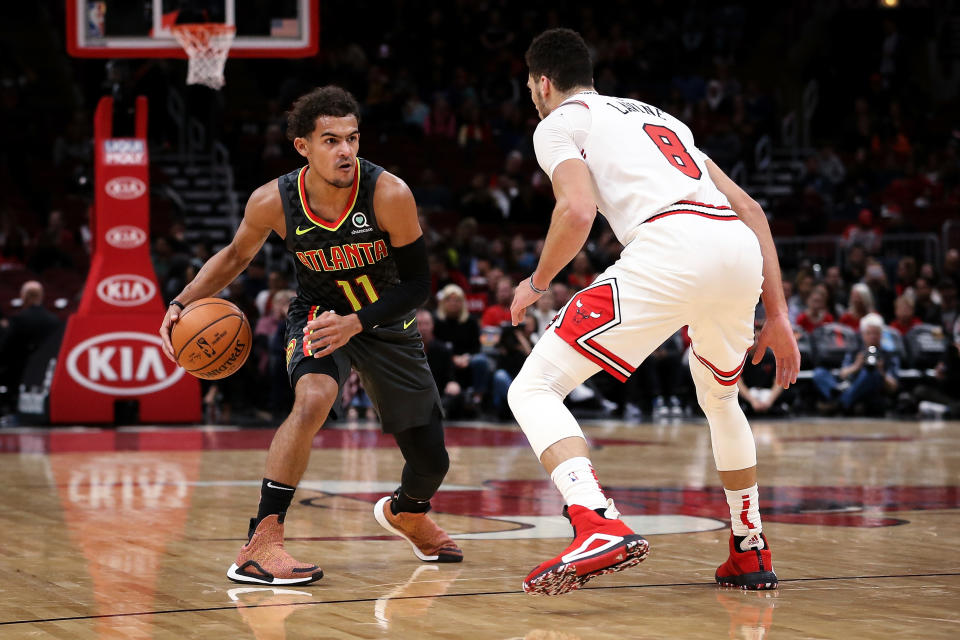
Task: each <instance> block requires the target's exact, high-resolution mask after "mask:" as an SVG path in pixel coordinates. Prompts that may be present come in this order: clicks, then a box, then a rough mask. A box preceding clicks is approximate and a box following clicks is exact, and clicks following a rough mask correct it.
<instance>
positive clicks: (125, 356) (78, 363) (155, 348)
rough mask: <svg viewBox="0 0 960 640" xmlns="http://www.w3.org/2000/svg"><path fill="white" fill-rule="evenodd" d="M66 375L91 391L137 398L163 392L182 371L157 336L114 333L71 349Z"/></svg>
mask: <svg viewBox="0 0 960 640" xmlns="http://www.w3.org/2000/svg"><path fill="white" fill-rule="evenodd" d="M67 373H68V374H69V375H70V377H71V378H73V380H74V381H75V382H76V383H77V384H79V385H80V386H82V387H85V388H87V389H90V390H91V391H97V392H99V393H105V394H108V395H116V396H137V395H145V394H149V393H153V392H155V391H159V390H161V389H166V388H167V387H169V386H171V385H173V384H175V383H176V382H177V381H178V380H179V379H180V378H182V377H183V375H184V373H185V371H184V370H183V369H181V368H180V367H178V366H177V365H175V364H174V363H173V362H171V361H170V360H169V359H167V358H166V357H165V356H164V355H163V352H162V351H161V342H160V336H157V335H151V334H149V333H140V332H137V331H115V332H112V333H102V334H100V335H98V336H94V337H92V338H89V339H88V340H84V341H83V342H81V343H80V344H78V345H77V346H75V347H74V348H73V349H71V350H70V353H69V354H68V355H67Z"/></svg>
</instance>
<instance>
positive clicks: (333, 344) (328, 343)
mask: <svg viewBox="0 0 960 640" xmlns="http://www.w3.org/2000/svg"><path fill="white" fill-rule="evenodd" d="M361 331H363V326H362V325H361V324H360V318H358V317H357V314H355V313H351V314H350V315H348V316H340V315H337V314H336V313H334V312H333V311H324V312H323V313H322V314H320V315H319V316H318V317H316V318H314V319H313V320H311V321H310V322H308V323H307V326H306V327H304V328H303V333H304V337H303V341H304V342H305V343H306V344H307V347H308V348H309V349H310V351H311V352H312V353H313V357H314V358H322V357H324V356H328V355H330V354H331V353H333V352H334V351H336V350H337V349H339V348H340V347H342V346H343V345H345V344H347V342H348V341H349V340H350V338H352V337H353V336H355V335H357V334H358V333H360V332H361Z"/></svg>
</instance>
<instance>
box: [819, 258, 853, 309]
mask: <svg viewBox="0 0 960 640" xmlns="http://www.w3.org/2000/svg"><path fill="white" fill-rule="evenodd" d="M823 284H824V286H825V287H826V288H827V292H828V293H829V297H830V300H831V302H832V303H833V304H832V306H831V307H830V313H832V314H833V315H835V316H837V317H839V316H840V314H842V313H843V309H844V308H845V307H846V306H847V300H848V297H847V287H846V285H845V283H844V282H843V274H842V273H841V272H840V267H838V266H836V265H834V266H831V267H827V270H826V272H825V274H824V276H823Z"/></svg>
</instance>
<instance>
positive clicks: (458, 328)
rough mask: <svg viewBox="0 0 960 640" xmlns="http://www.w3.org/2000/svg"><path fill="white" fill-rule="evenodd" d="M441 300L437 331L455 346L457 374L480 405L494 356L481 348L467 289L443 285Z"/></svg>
mask: <svg viewBox="0 0 960 640" xmlns="http://www.w3.org/2000/svg"><path fill="white" fill-rule="evenodd" d="M437 300H438V303H439V304H438V305H437V316H436V323H435V326H434V334H435V335H436V337H437V339H438V340H442V341H444V342H449V343H450V345H451V346H452V347H453V354H454V355H453V364H454V365H455V366H456V368H457V372H456V373H455V374H454V375H455V377H456V379H457V381H458V382H459V383H460V385H461V386H462V387H464V388H465V389H469V390H470V392H471V396H470V400H471V402H473V403H474V404H476V405H479V404H480V402H481V401H482V399H483V396H485V395H486V393H487V391H488V390H489V389H490V379H491V378H492V376H493V370H492V368H491V366H490V359H489V358H488V357H487V355H486V354H485V353H482V352H481V350H480V326H479V325H478V324H477V320H476V319H475V318H474V317H473V316H471V315H470V313H469V312H468V311H467V305H466V298H465V297H464V295H463V289H461V288H460V287H458V286H457V285H455V284H448V285H447V286H446V287H444V288H443V289H441V290H440V293H438V294H437Z"/></svg>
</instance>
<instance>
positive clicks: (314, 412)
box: [294, 374, 340, 426]
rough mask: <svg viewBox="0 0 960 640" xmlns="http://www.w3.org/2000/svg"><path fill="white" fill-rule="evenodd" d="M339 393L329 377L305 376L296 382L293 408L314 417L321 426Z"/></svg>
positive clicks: (336, 385)
mask: <svg viewBox="0 0 960 640" xmlns="http://www.w3.org/2000/svg"><path fill="white" fill-rule="evenodd" d="M339 391H340V389H339V385H338V384H337V381H336V380H334V379H333V378H331V377H330V376H327V375H319V374H310V375H305V376H303V377H302V378H300V380H298V381H297V389H296V392H295V400H294V408H295V410H297V411H299V412H300V413H303V414H306V415H308V416H313V417H315V418H316V419H317V420H318V421H319V423H320V425H322V424H323V422H324V421H325V420H326V418H327V415H328V414H329V413H330V410H331V409H332V408H333V403H334V402H336V400H337V394H338V393H339ZM318 426H319V425H318Z"/></svg>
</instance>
